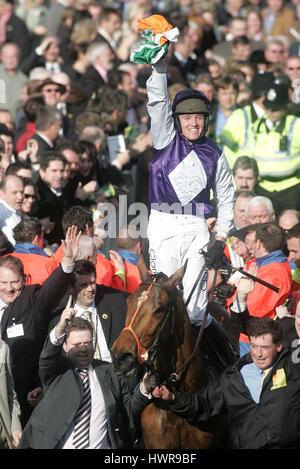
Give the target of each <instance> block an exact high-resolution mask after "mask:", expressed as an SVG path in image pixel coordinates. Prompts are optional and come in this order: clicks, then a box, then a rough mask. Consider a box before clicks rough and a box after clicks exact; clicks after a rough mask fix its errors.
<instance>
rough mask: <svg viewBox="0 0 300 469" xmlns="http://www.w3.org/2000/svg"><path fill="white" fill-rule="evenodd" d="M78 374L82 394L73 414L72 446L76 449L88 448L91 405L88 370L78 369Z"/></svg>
mask: <svg viewBox="0 0 300 469" xmlns="http://www.w3.org/2000/svg"><path fill="white" fill-rule="evenodd" d="M78 374H79V376H80V378H81V380H82V384H83V396H82V400H81V403H80V406H79V408H78V410H77V413H76V416H75V426H74V433H73V446H74V447H75V448H76V449H88V447H89V442H90V420H91V407H92V398H91V389H90V379H89V370H88V369H86V368H84V369H82V370H78Z"/></svg>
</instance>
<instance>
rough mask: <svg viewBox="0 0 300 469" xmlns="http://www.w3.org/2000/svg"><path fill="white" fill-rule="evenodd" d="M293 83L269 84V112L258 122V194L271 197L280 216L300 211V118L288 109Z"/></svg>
mask: <svg viewBox="0 0 300 469" xmlns="http://www.w3.org/2000/svg"><path fill="white" fill-rule="evenodd" d="M289 103H290V100H289V85H288V84H287V83H283V82H282V81H280V80H279V79H275V81H274V82H273V83H272V84H271V86H270V87H269V90H268V92H267V94H266V98H265V99H264V101H263V105H264V107H265V108H266V114H265V115H264V116H263V117H262V118H261V119H259V120H257V121H256V122H255V124H254V129H253V132H254V148H253V152H252V155H253V156H254V157H255V159H256V161H257V164H258V169H259V174H260V181H259V184H258V186H257V189H256V193H257V194H258V195H263V196H265V197H268V198H269V199H271V201H272V203H273V205H274V209H275V213H276V215H278V214H279V213H280V212H281V211H282V210H285V209H287V208H290V209H295V210H300V175H299V166H300V118H299V117H297V116H295V115H292V114H290V113H289V111H288V105H289Z"/></svg>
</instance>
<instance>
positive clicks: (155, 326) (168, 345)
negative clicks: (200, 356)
mask: <svg viewBox="0 0 300 469" xmlns="http://www.w3.org/2000/svg"><path fill="white" fill-rule="evenodd" d="M138 266H139V269H140V272H141V278H142V282H141V284H140V286H139V287H138V288H137V290H136V291H135V292H134V293H133V294H131V295H130V296H129V297H128V299H127V313H126V321H125V327H124V329H123V330H122V332H121V334H120V336H119V337H118V339H117V340H116V341H115V342H114V344H113V347H112V357H113V365H114V368H115V370H116V372H117V373H120V374H122V375H124V376H130V375H132V374H136V373H137V372H138V371H139V369H140V368H141V367H142V366H143V365H146V366H148V367H149V368H150V369H151V368H152V369H153V367H156V368H157V363H158V361H159V358H158V355H160V356H161V355H164V356H166V357H168V356H169V354H170V352H171V350H172V349H173V345H174V343H175V342H176V341H175V336H176V338H177V340H178V337H181V339H179V340H181V341H183V329H184V320H185V315H184V311H185V312H186V310H185V307H184V303H183V300H182V296H181V294H180V292H179V290H178V289H177V286H178V285H179V283H180V282H181V280H182V278H183V275H184V272H185V269H186V265H184V266H182V267H181V268H180V269H178V270H177V271H176V272H175V273H173V274H172V275H171V276H170V277H167V276H166V275H164V274H161V273H160V274H157V275H150V274H149V272H148V270H147V267H146V265H145V262H144V260H143V258H140V259H139V263H138ZM162 344H164V349H163V350H164V352H163V354H162V353H160V354H158V351H161V350H162Z"/></svg>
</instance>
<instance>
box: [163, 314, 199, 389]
mask: <svg viewBox="0 0 300 469" xmlns="http://www.w3.org/2000/svg"><path fill="white" fill-rule="evenodd" d="M194 348H195V340H194V336H193V334H192V331H191V327H190V324H189V321H188V320H186V321H185V323H184V336H183V341H179V339H178V338H177V336H176V331H174V336H172V338H171V340H169V341H168V342H167V343H165V344H162V351H161V353H158V356H159V357H160V359H159V361H158V372H159V375H160V376H161V377H162V378H163V379H165V380H168V378H169V377H170V375H171V373H174V372H176V371H178V370H181V369H182V367H184V365H185V364H186V362H187V361H188V359H189V358H190V357H191V355H192V354H193V352H194ZM199 371H200V370H199V363H198V361H197V359H196V358H195V359H194V360H192V362H191V363H190V364H189V365H188V367H187V368H186V369H184V371H183V373H182V374H181V373H180V378H181V380H180V387H179V388H178V390H180V389H182V390H186V391H187V389H188V390H190V391H193V390H196V389H198V387H199V377H200V373H199Z"/></svg>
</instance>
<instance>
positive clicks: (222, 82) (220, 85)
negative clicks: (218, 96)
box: [215, 75, 239, 92]
mask: <svg viewBox="0 0 300 469" xmlns="http://www.w3.org/2000/svg"><path fill="white" fill-rule="evenodd" d="M215 84H216V90H217V91H219V90H224V89H226V88H228V87H229V86H231V85H232V86H233V88H234V90H235V91H236V92H238V91H239V85H238V82H237V80H235V79H234V78H231V77H230V76H228V75H225V76H224V77H222V78H219V79H218V80H217V81H216V82H215Z"/></svg>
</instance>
